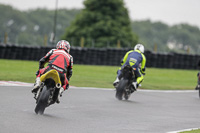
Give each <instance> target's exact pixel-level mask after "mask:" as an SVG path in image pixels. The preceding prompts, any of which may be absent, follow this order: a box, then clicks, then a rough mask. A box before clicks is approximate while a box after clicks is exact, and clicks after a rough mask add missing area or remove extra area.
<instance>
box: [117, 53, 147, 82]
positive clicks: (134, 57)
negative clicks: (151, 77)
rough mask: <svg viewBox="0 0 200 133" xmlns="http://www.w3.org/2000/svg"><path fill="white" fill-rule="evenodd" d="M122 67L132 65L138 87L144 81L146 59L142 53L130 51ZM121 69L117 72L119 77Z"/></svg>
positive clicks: (122, 62)
mask: <svg viewBox="0 0 200 133" xmlns="http://www.w3.org/2000/svg"><path fill="white" fill-rule="evenodd" d="M121 65H122V66H121V68H123V67H124V66H126V65H130V66H131V67H132V68H133V70H134V72H135V74H136V77H137V80H136V81H137V85H138V84H140V83H141V82H142V81H143V79H144V76H143V75H145V69H146V57H145V55H144V54H143V53H142V52H140V51H139V50H130V51H128V52H127V53H126V54H125V56H124V58H123V60H122V61H121ZM121 68H120V69H119V70H118V72H117V75H118V77H119V75H120V74H121Z"/></svg>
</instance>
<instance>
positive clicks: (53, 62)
mask: <svg viewBox="0 0 200 133" xmlns="http://www.w3.org/2000/svg"><path fill="white" fill-rule="evenodd" d="M56 48H57V49H51V50H50V51H49V52H48V53H47V54H46V55H45V56H44V57H42V58H41V59H40V61H39V71H38V72H37V73H36V82H35V85H34V88H33V90H32V92H33V93H36V92H37V90H38V88H39V86H40V84H41V81H40V76H41V75H42V74H44V73H46V72H47V71H49V70H51V69H55V70H56V71H57V72H58V73H59V76H60V79H61V82H62V87H61V89H60V92H59V93H60V95H61V94H62V93H63V91H64V90H66V89H68V87H69V82H68V80H69V79H70V77H71V76H72V66H73V57H72V56H71V55H70V54H69V51H70V44H69V42H68V41H65V40H61V41H59V42H58V43H57V45H56ZM47 62H48V63H49V64H48V65H47V67H45V68H44V65H45V64H46V63H47Z"/></svg>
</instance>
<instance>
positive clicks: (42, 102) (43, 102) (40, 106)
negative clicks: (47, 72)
mask: <svg viewBox="0 0 200 133" xmlns="http://www.w3.org/2000/svg"><path fill="white" fill-rule="evenodd" d="M49 96H50V89H47V87H46V86H44V87H43V89H42V92H40V95H39V97H38V99H37V105H36V107H35V113H36V114H41V115H42V114H43V113H44V110H45V108H46V107H47V105H48V99H49Z"/></svg>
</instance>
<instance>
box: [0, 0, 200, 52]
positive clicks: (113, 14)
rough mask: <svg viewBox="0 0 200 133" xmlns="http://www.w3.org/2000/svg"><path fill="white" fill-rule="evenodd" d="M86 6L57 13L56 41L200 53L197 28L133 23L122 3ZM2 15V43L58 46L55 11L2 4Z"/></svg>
mask: <svg viewBox="0 0 200 133" xmlns="http://www.w3.org/2000/svg"><path fill="white" fill-rule="evenodd" d="M84 5H85V8H84V9H82V10H81V9H70V10H68V9H58V10H57V24H56V38H55V42H57V41H58V40H60V39H67V40H68V41H70V43H71V45H72V46H81V44H84V47H98V48H101V47H133V45H134V44H136V43H142V44H144V45H145V47H146V49H147V50H151V51H158V52H178V53H191V54H198V53H200V45H199V44H200V37H199V36H200V30H199V28H198V27H196V26H192V25H188V24H178V25H173V26H169V25H167V24H165V23H163V22H152V21H151V20H142V21H132V20H130V18H129V16H128V10H127V9H126V8H125V7H124V3H123V0H109V1H103V2H102V1H96V0H85V2H84ZM0 12H1V18H0V43H8V44H15V45H35V46H44V45H55V43H52V42H51V41H50V39H51V34H52V32H53V28H54V17H55V16H54V15H55V10H48V9H40V8H38V9H34V10H27V11H20V10H17V9H15V8H13V7H11V6H8V5H3V4H0ZM82 47H83V46H82Z"/></svg>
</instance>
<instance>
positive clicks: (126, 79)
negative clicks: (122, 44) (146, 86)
mask: <svg viewBox="0 0 200 133" xmlns="http://www.w3.org/2000/svg"><path fill="white" fill-rule="evenodd" d="M136 79H137V78H136V76H135V73H134V70H133V68H132V67H131V66H130V65H127V66H125V67H124V68H123V69H122V70H121V75H120V76H119V80H120V81H119V84H118V85H117V87H116V95H115V96H116V98H117V99H118V100H122V99H123V98H124V99H125V100H128V99H129V97H130V95H131V94H132V93H133V92H134V91H136V88H134V86H133V85H132V82H136Z"/></svg>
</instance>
